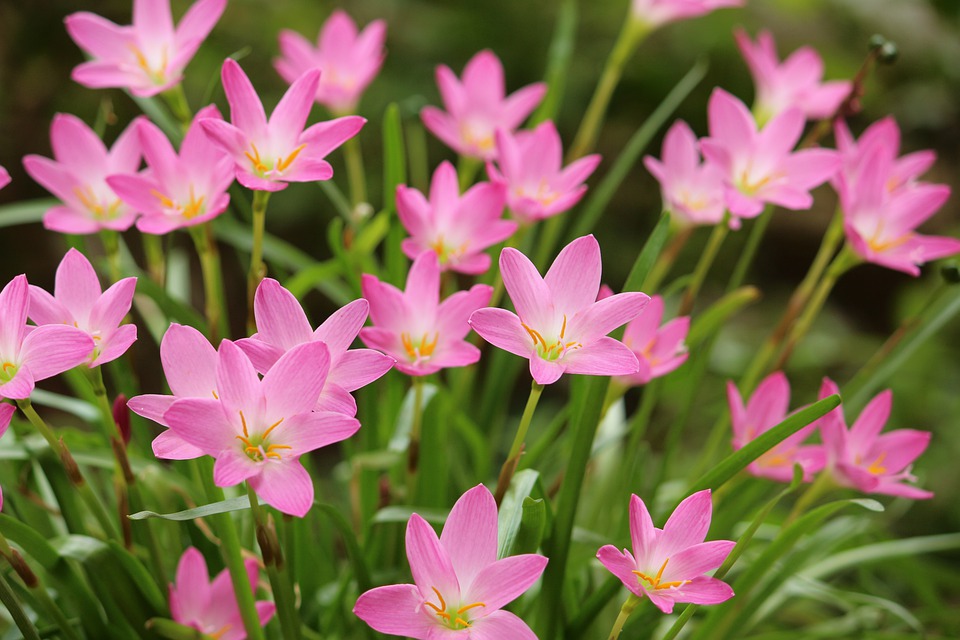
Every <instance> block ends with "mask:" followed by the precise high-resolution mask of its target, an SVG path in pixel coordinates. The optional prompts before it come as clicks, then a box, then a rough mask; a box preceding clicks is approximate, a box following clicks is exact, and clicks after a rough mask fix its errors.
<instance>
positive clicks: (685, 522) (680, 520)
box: [658, 489, 713, 558]
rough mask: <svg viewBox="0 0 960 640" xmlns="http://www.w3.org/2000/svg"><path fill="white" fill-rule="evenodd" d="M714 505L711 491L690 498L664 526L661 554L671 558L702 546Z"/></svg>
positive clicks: (686, 499) (701, 492) (678, 506)
mask: <svg viewBox="0 0 960 640" xmlns="http://www.w3.org/2000/svg"><path fill="white" fill-rule="evenodd" d="M712 512H713V503H712V502H711V494H710V490H709V489H704V490H703V491H698V492H696V493H694V494H693V495H690V496H688V497H687V498H685V499H684V500H683V502H681V503H680V504H679V505H677V508H676V509H675V510H674V512H673V513H672V514H671V515H670V517H669V518H668V519H667V522H666V524H665V525H663V535H662V536H661V537H660V548H659V552H658V553H659V554H660V555H662V556H663V557H664V558H670V557H672V556H674V555H676V554H677V553H679V552H680V551H683V550H684V549H686V548H688V547H692V546H694V545H696V544H700V543H701V542H703V540H704V539H705V538H706V537H707V531H708V530H709V529H710V518H711V515H712Z"/></svg>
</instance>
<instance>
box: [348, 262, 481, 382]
mask: <svg viewBox="0 0 960 640" xmlns="http://www.w3.org/2000/svg"><path fill="white" fill-rule="evenodd" d="M361 289H362V291H363V297H364V298H366V299H367V300H368V301H369V302H370V320H372V321H373V324H374V326H372V327H364V328H363V329H361V330H360V339H361V340H363V342H364V344H366V345H367V346H368V347H371V348H373V349H379V350H380V351H383V352H385V353H386V354H388V355H391V356H393V357H394V358H396V360H397V364H396V365H395V366H396V367H397V369H399V370H400V371H402V372H404V373H405V374H407V375H410V376H425V375H429V374H431V373H435V372H437V371H439V370H440V369H444V368H446V367H465V366H467V365H470V364H473V363H474V362H476V361H477V360H479V359H480V350H479V349H477V348H476V347H475V346H473V345H472V344H470V343H469V342H467V341H466V340H464V338H465V337H466V335H467V334H468V333H469V332H470V325H469V324H467V319H468V318H469V317H470V314H471V313H473V312H474V311H476V310H477V309H479V308H481V307H484V306H486V305H487V303H489V302H490V296H491V295H493V287H489V286H487V285H484V284H475V285H473V286H472V287H470V289H469V290H467V291H458V292H456V293H454V294H453V295H452V296H450V297H449V298H447V299H446V300H444V301H443V302H440V262H439V260H438V259H437V254H435V253H434V252H433V251H424V252H423V253H422V254H420V255H419V256H418V257H417V259H416V260H414V261H413V265H412V266H411V267H410V272H409V273H408V274H407V285H406V288H405V289H404V290H403V291H400V290H399V289H397V288H396V287H394V286H393V285H390V284H387V283H386V282H381V281H380V280H378V279H377V278H376V277H374V276H371V275H368V274H364V275H363V280H362V281H361Z"/></svg>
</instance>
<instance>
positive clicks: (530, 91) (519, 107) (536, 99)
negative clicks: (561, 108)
mask: <svg viewBox="0 0 960 640" xmlns="http://www.w3.org/2000/svg"><path fill="white" fill-rule="evenodd" d="M546 94H547V85H546V84H544V83H543V82H535V83H533V84H529V85H527V86H525V87H523V88H522V89H518V90H517V91H514V92H513V93H511V94H510V95H509V96H508V97H507V99H506V101H505V102H504V104H503V115H502V122H503V126H504V127H505V128H507V129H510V130H513V129H516V128H517V127H519V126H520V123H521V122H523V121H524V120H526V119H527V116H528V115H530V113H531V112H532V111H533V110H534V109H536V108H537V105H538V104H540V102H541V101H542V100H543V96H545V95H546Z"/></svg>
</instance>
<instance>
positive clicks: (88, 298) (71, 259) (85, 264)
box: [54, 249, 135, 323]
mask: <svg viewBox="0 0 960 640" xmlns="http://www.w3.org/2000/svg"><path fill="white" fill-rule="evenodd" d="M134 282H135V281H134ZM54 295H55V296H56V298H57V300H59V301H60V302H62V303H63V305H64V306H65V307H66V308H67V309H69V310H70V312H71V313H72V314H73V316H74V318H76V319H77V320H79V321H81V322H84V323H86V320H87V319H88V318H89V316H90V311H91V309H92V308H93V306H94V303H96V302H97V300H98V299H99V298H100V280H99V279H98V278H97V272H96V271H94V270H93V265H91V264H90V261H89V260H87V259H86V258H85V257H84V255H83V254H82V253H80V252H79V251H77V250H76V249H70V250H69V251H67V253H66V255H65V256H63V260H61V261H60V266H59V267H57V277H56V284H55V286H54ZM132 295H133V293H132V292H131V297H132ZM128 308H129V307H128Z"/></svg>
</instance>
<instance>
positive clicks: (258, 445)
mask: <svg viewBox="0 0 960 640" xmlns="http://www.w3.org/2000/svg"><path fill="white" fill-rule="evenodd" d="M281 422H283V418H280V419H279V420H277V421H276V422H274V423H273V424H272V425H270V426H269V427H267V430H266V431H264V432H263V433H255V434H253V435H250V432H249V431H248V430H247V419H246V418H245V417H244V415H243V411H241V412H240V423H241V424H242V425H243V435H242V436H237V440H239V441H240V442H241V443H243V452H244V453H245V454H247V457H248V458H250V459H251V460H253V461H254V462H263V461H264V460H268V459H270V458H273V459H275V460H283V456H282V455H281V454H279V453H277V450H278V449H292V448H293V447H291V446H289V445H286V444H270V443H269V442H268V438H269V436H270V432H271V431H273V430H274V429H276V428H277V426H279V424H280V423H281Z"/></svg>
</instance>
